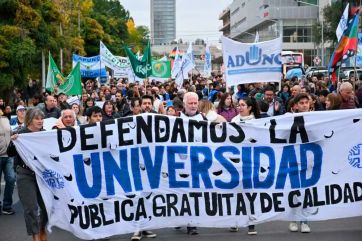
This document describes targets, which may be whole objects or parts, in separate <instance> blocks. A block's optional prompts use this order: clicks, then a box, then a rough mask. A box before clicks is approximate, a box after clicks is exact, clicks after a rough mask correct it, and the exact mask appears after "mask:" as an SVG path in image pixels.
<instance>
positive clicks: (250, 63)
mask: <svg viewBox="0 0 362 241" xmlns="http://www.w3.org/2000/svg"><path fill="white" fill-rule="evenodd" d="M221 41H222V52H223V60H224V65H225V80H226V84H227V85H228V86H233V85H238V84H247V83H255V82H280V80H281V77H282V75H281V73H282V62H281V57H280V54H281V51H282V40H281V38H280V37H279V38H276V39H273V40H270V41H265V42H257V43H240V42H237V41H234V40H232V39H229V38H227V37H224V36H222V37H221Z"/></svg>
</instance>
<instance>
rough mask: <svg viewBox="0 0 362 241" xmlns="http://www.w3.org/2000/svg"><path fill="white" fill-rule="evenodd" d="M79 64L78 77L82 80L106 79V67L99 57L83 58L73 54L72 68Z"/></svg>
mask: <svg viewBox="0 0 362 241" xmlns="http://www.w3.org/2000/svg"><path fill="white" fill-rule="evenodd" d="M78 62H79V63H80V75H81V77H83V78H96V77H107V72H106V66H105V65H104V63H102V61H101V57H100V55H97V56H93V57H83V56H80V55H77V54H73V68H74V67H75V66H76V65H77V63H78Z"/></svg>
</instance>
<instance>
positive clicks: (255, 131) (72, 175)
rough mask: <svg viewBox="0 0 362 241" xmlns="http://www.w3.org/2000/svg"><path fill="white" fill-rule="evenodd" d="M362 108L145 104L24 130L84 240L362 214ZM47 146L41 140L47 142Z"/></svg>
mask: <svg viewBox="0 0 362 241" xmlns="http://www.w3.org/2000/svg"><path fill="white" fill-rule="evenodd" d="M361 116H362V110H360V109H358V110H343V111H325V112H310V113H305V114H304V115H301V114H295V115H284V116H278V117H275V118H274V117H272V118H266V119H258V120H254V121H249V122H247V123H245V124H242V125H238V124H235V123H222V124H216V123H208V122H204V121H200V122H198V121H194V120H190V121H189V120H184V119H181V118H175V117H170V116H161V115H151V114H143V115H138V116H132V117H127V118H120V119H116V120H112V121H108V122H102V123H97V125H96V126H94V125H83V126H80V127H76V128H75V129H72V128H71V129H63V130H61V129H60V130H52V131H49V132H37V133H30V134H21V135H20V136H19V138H18V139H17V140H16V141H15V145H16V148H17V150H18V152H19V153H20V154H21V156H22V157H23V158H24V159H25V162H26V164H27V165H28V166H30V167H31V168H32V169H33V170H34V171H35V173H36V175H37V181H38V185H39V187H40V190H41V193H42V196H43V199H44V202H45V205H46V208H47V211H48V216H49V225H50V226H57V227H60V228H62V229H65V230H68V231H69V232H71V233H73V234H74V235H76V236H77V237H79V238H82V239H99V238H102V237H109V236H112V235H117V234H124V233H131V232H134V231H136V230H152V229H157V228H165V227H176V226H184V225H187V224H190V225H191V226H197V227H235V226H247V225H252V224H259V223H263V222H268V221H273V220H304V221H316V220H325V219H335V218H344V217H353V216H360V215H362V183H361V180H362V163H361V158H362V154H361V147H362V135H356V133H360V132H361V130H362V121H361V119H360V118H361ZM45 147H46V148H45Z"/></svg>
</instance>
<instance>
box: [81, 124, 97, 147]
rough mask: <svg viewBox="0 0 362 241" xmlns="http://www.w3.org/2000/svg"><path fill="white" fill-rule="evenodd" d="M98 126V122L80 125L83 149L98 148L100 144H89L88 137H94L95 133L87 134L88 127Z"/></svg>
mask: <svg viewBox="0 0 362 241" xmlns="http://www.w3.org/2000/svg"><path fill="white" fill-rule="evenodd" d="M94 126H97V123H93V124H88V125H80V126H79V131H80V136H81V138H80V146H81V149H82V151H89V150H96V149H98V145H97V144H94V145H87V139H92V138H93V137H94V135H93V134H86V133H85V131H86V129H87V128H90V127H94Z"/></svg>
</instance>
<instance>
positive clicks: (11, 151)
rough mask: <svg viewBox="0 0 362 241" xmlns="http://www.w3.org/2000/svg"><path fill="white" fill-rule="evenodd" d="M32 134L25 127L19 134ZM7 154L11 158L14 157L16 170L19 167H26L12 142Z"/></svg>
mask: <svg viewBox="0 0 362 241" xmlns="http://www.w3.org/2000/svg"><path fill="white" fill-rule="evenodd" d="M31 132H32V131H31V130H29V129H28V128H25V127H24V128H21V129H20V130H19V131H18V134H22V133H31ZM7 154H8V156H9V157H14V168H16V167H17V166H26V164H25V162H24V161H23V159H22V158H21V157H20V155H19V153H18V151H17V150H16V148H15V145H14V143H13V142H12V141H10V144H9V146H8V149H7Z"/></svg>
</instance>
